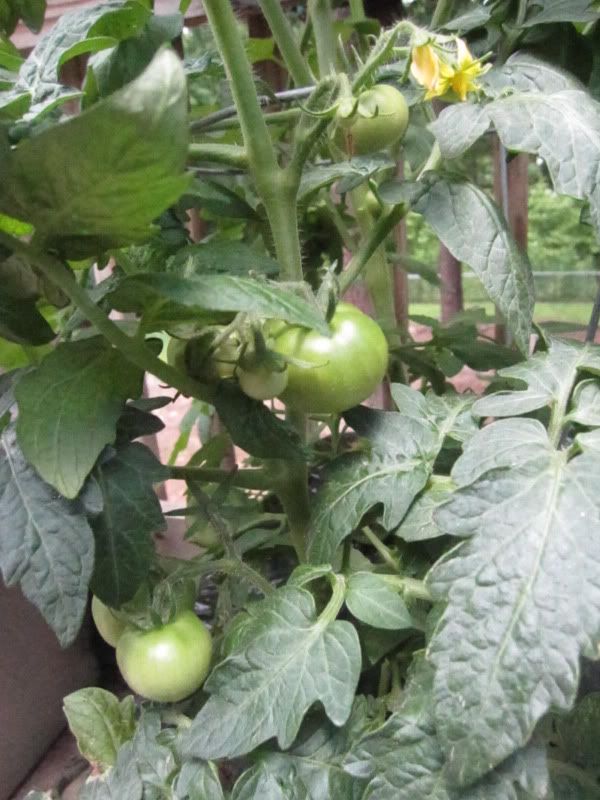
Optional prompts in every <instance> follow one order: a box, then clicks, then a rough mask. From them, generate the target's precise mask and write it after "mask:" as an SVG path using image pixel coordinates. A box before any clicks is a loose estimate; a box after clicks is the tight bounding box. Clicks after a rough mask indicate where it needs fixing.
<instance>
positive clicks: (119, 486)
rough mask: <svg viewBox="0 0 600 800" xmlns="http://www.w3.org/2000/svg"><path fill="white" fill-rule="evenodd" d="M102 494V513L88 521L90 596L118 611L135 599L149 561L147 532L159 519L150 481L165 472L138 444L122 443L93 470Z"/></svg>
mask: <svg viewBox="0 0 600 800" xmlns="http://www.w3.org/2000/svg"><path fill="white" fill-rule="evenodd" d="M94 474H95V477H96V479H97V481H98V483H99V485H100V488H101V490H102V497H103V500H104V503H103V510H102V513H101V514H100V516H99V517H97V518H96V519H94V520H93V523H92V528H93V530H94V536H95V539H96V563H95V566H94V574H93V578H92V590H93V592H94V594H96V595H98V597H99V598H100V599H101V600H102V601H103V602H104V603H106V604H107V605H109V606H111V607H113V608H119V607H120V606H121V605H123V603H126V602H127V601H128V600H131V598H132V597H133V596H134V595H135V593H136V591H137V590H138V588H139V587H140V585H141V584H142V583H143V582H144V580H145V578H146V577H147V575H148V571H149V569H150V566H151V565H152V563H153V560H154V540H153V534H154V533H157V532H158V531H160V530H162V529H164V527H165V520H164V518H163V515H162V511H161V507H160V502H159V500H158V497H157V496H156V494H155V493H154V489H153V483H158V482H159V481H163V480H166V479H167V478H168V476H169V471H168V469H166V468H165V467H163V466H162V464H159V462H158V461H157V460H156V457H155V456H154V454H153V453H152V452H151V451H150V450H149V449H148V448H147V447H145V446H144V445H142V444H139V443H138V442H133V443H131V444H127V445H125V446H124V447H123V448H121V449H119V450H118V451H117V453H116V455H115V456H114V458H111V459H110V460H109V461H105V462H103V463H102V464H101V465H100V466H98V468H97V469H96V471H95V473H94Z"/></svg>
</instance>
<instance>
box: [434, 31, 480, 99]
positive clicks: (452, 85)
mask: <svg viewBox="0 0 600 800" xmlns="http://www.w3.org/2000/svg"><path fill="white" fill-rule="evenodd" d="M456 55H457V59H456V64H455V65H450V64H446V63H441V64H440V79H439V82H438V87H437V88H438V90H439V95H438V96H441V95H443V94H446V92H447V91H449V90H450V89H452V91H454V93H455V94H457V95H458V96H459V97H460V99H461V100H463V101H464V100H466V99H467V94H468V93H469V92H476V91H477V90H478V89H479V84H478V83H477V78H479V77H480V76H481V75H484V74H485V73H486V72H487V71H488V69H489V68H490V65H489V64H487V65H486V66H483V65H482V63H481V61H479V60H478V59H476V58H473V56H472V55H471V53H470V52H469V48H468V47H467V45H466V44H465V42H463V40H462V39H457V41H456Z"/></svg>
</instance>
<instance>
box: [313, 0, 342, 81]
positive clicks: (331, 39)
mask: <svg viewBox="0 0 600 800" xmlns="http://www.w3.org/2000/svg"><path fill="white" fill-rule="evenodd" d="M308 14H309V17H310V19H311V22H312V27H313V34H314V37H315V44H316V47H317V62H318V64H319V74H320V77H321V78H324V77H326V76H327V75H330V74H331V73H333V72H335V71H336V68H337V46H336V39H335V30H334V28H333V10H332V8H331V2H330V0H308Z"/></svg>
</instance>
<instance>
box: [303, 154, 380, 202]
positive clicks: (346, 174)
mask: <svg viewBox="0 0 600 800" xmlns="http://www.w3.org/2000/svg"><path fill="white" fill-rule="evenodd" d="M393 166H394V162H393V161H392V160H391V159H390V158H389V157H388V156H385V155H376V156H357V157H356V158H352V159H350V160H348V161H341V162H340V163H339V164H330V165H327V166H323V165H318V166H316V167H314V168H313V169H307V170H305V172H304V173H303V175H302V181H301V183H300V190H299V193H298V201H299V202H303V201H306V200H307V199H308V198H309V197H310V196H311V195H312V194H314V193H315V192H317V191H318V190H319V189H323V188H325V187H326V186H330V185H331V184H332V183H335V182H336V181H339V180H343V183H342V185H341V187H338V190H339V191H340V192H349V191H350V190H351V189H355V188H356V187H357V186H360V185H361V184H362V183H364V182H365V181H367V180H368V179H369V178H371V177H372V176H373V175H376V174H377V173H378V172H380V171H381V170H382V169H389V168H390V167H393Z"/></svg>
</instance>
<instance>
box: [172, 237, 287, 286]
mask: <svg viewBox="0 0 600 800" xmlns="http://www.w3.org/2000/svg"><path fill="white" fill-rule="evenodd" d="M168 271H169V272H170V273H172V274H175V275H178V276H180V277H182V278H193V277H196V276H202V275H238V276H240V277H246V278H247V277H248V275H249V274H250V273H253V272H254V273H259V274H262V275H270V276H273V275H277V274H278V272H279V264H278V263H277V262H276V261H274V260H273V259H272V258H269V256H267V255H265V254H264V253H260V252H257V251H256V250H254V249H252V248H251V247H249V246H248V245H247V244H244V243H243V242H230V241H224V242H218V241H216V242H207V243H206V244H191V245H188V247H184V248H182V249H181V250H179V252H178V253H177V255H176V256H174V257H173V258H172V259H171V261H170V262H169V266H168Z"/></svg>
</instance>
